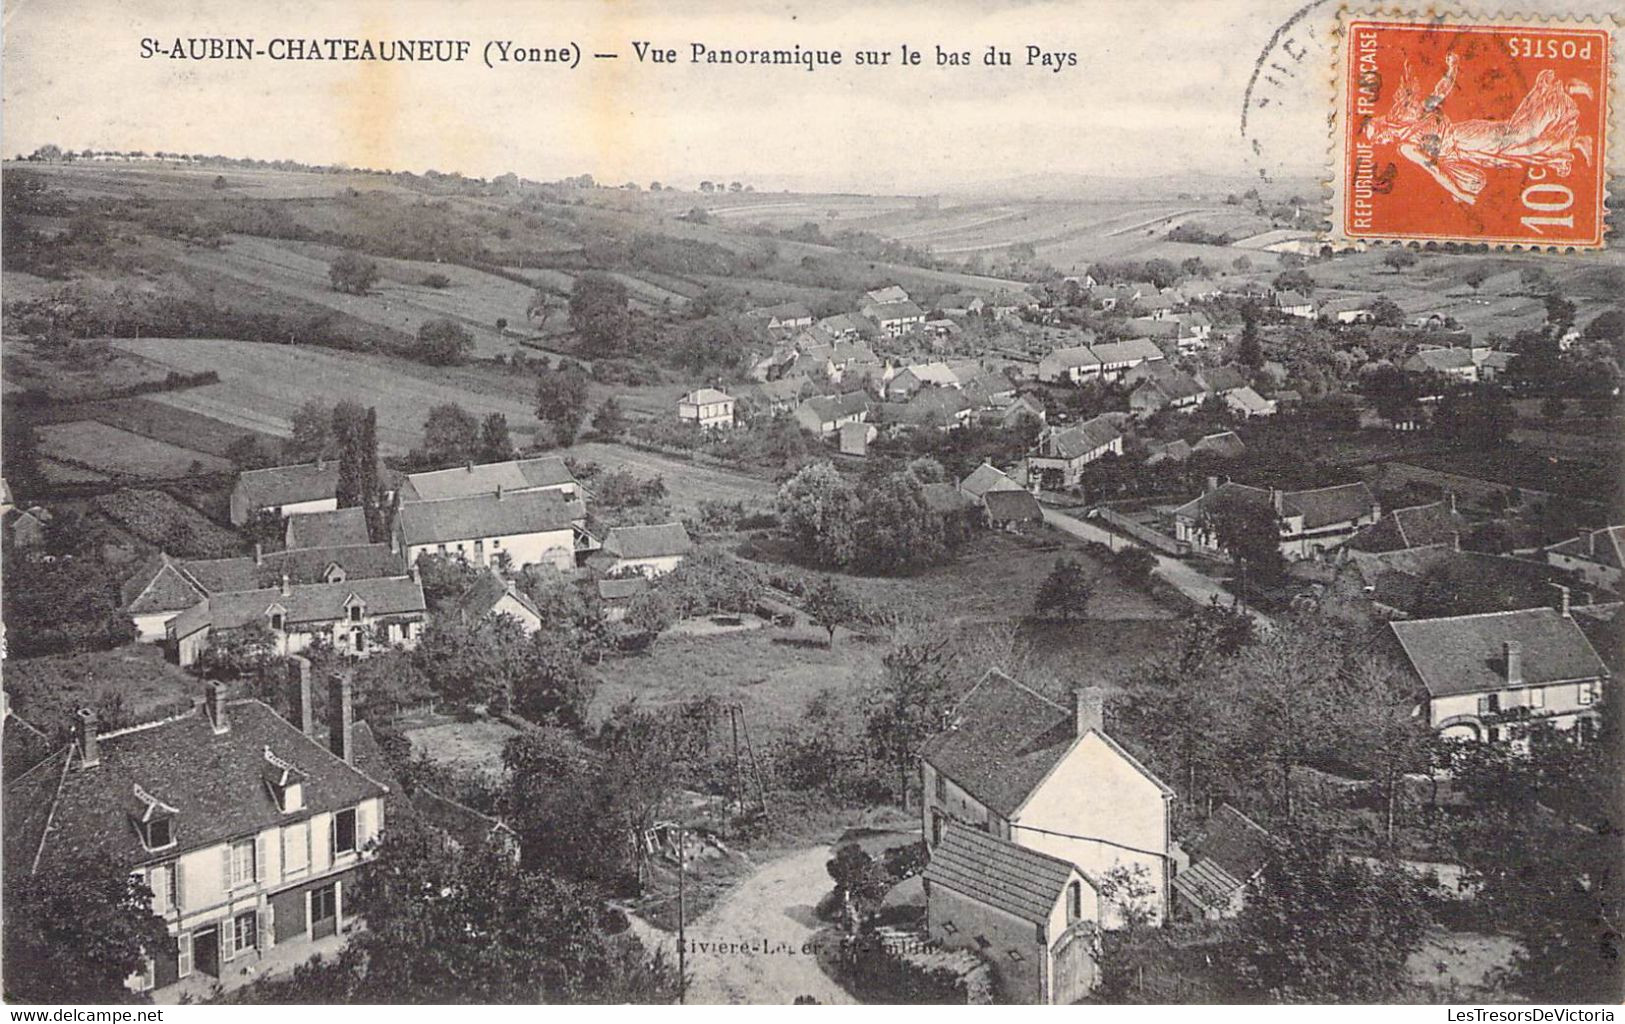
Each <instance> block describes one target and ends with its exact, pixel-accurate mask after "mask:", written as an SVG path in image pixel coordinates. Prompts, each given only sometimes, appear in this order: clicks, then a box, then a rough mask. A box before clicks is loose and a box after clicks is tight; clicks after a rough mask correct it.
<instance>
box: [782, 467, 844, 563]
mask: <svg viewBox="0 0 1625 1024" xmlns="http://www.w3.org/2000/svg"><path fill="white" fill-rule="evenodd" d="M778 511H779V522H780V524H781V526H782V528H783V530H784V532H785V534H786V535H787V536H788V538H789V539H790V541H791V542H792V543H793V544H794V545H795V546H796V549H797V550H798V551H801V552H804V553H805V554H807V555H810V556H811V557H812V558H813V560H814V561H817V562H819V563H821V564H824V565H831V566H844V565H848V564H850V563H851V562H852V561H853V560H854V559H855V558H856V557H857V552H858V543H859V542H858V518H859V512H860V506H859V500H858V495H857V493H856V492H855V491H854V490H853V488H852V485H851V484H850V483H848V482H847V481H846V479H845V478H843V477H842V476H841V474H840V473H839V472H837V471H836V469H835V467H834V466H832V465H830V464H829V463H828V462H815V463H812V464H811V465H808V466H805V467H803V468H802V469H801V470H800V471H799V472H797V473H796V475H795V476H792V477H791V478H790V479H789V480H787V481H785V482H784V485H783V486H781V487H780V488H779V495H778Z"/></svg>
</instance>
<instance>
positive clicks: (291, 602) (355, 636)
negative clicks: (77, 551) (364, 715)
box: [164, 577, 428, 668]
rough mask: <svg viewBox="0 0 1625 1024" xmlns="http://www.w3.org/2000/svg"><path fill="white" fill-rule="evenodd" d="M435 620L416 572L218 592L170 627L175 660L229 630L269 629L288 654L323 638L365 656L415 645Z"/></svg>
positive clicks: (182, 660) (185, 661)
mask: <svg viewBox="0 0 1625 1024" xmlns="http://www.w3.org/2000/svg"><path fill="white" fill-rule="evenodd" d="M427 619H428V611H427V605H426V603H425V602H424V599H423V587H422V586H421V585H420V584H419V583H418V581H417V580H416V579H411V578H408V579H400V578H397V577H378V578H374V579H358V580H350V579H346V580H340V581H338V582H333V583H307V584H303V585H300V586H295V585H293V584H292V583H290V582H289V581H288V580H287V579H286V578H284V580H283V582H282V584H281V586H278V587H268V588H265V589H262V590H244V591H230V592H225V593H215V594H210V595H209V596H207V597H205V598H203V599H202V600H201V601H199V602H198V603H197V604H195V605H193V606H192V607H190V608H188V609H186V610H185V611H183V612H181V613H180V614H178V615H176V616H175V617H174V618H172V619H170V620H169V622H168V623H167V624H165V626H164V631H165V638H166V641H167V642H168V644H169V647H170V650H171V651H172V652H173V653H174V657H175V660H176V661H177V662H178V663H179V664H180V665H181V667H183V668H184V667H186V666H188V665H191V664H193V663H194V662H196V661H197V659H198V658H199V657H200V656H201V655H202V654H203V652H204V651H206V650H207V649H208V648H209V646H210V645H211V644H213V643H214V642H215V641H217V640H220V639H221V638H222V637H223V636H226V635H230V634H232V633H235V632H240V631H244V630H250V629H264V630H266V631H268V632H269V634H270V636H271V638H272V644H273V650H274V651H275V652H276V653H277V654H280V655H282V656H284V657H286V656H288V655H292V654H298V653H300V652H301V651H304V650H307V649H308V648H310V646H311V645H312V644H314V643H316V642H317V641H318V640H322V641H325V642H326V643H328V644H331V645H332V647H333V649H334V650H336V651H339V652H340V653H343V654H351V655H355V656H356V657H365V656H366V655H368V654H371V653H373V652H374V651H376V650H378V649H379V648H382V647H397V646H398V647H411V646H413V645H414V644H416V643H417V641H418V638H419V636H421V635H422V633H423V626H424V623H425V622H426V621H427Z"/></svg>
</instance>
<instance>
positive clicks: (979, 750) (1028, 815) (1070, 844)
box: [920, 669, 1174, 928]
mask: <svg viewBox="0 0 1625 1024" xmlns="http://www.w3.org/2000/svg"><path fill="white" fill-rule="evenodd" d="M920 772H921V786H922V789H921V792H922V793H923V794H924V799H923V801H922V806H921V824H922V827H923V828H924V832H925V839H926V845H927V847H928V848H929V849H930V850H931V851H932V853H933V856H934V855H935V852H936V850H937V849H938V847H939V846H940V845H941V844H942V843H943V840H944V838H945V837H946V835H947V834H948V831H949V828H950V825H952V824H955V823H957V824H959V825H962V826H965V827H967V828H971V829H975V830H978V831H981V832H985V833H987V834H988V835H990V836H994V837H996V838H999V839H1003V840H1007V841H1009V842H1012V843H1015V844H1017V845H1019V846H1023V847H1026V848H1027V849H1029V850H1035V851H1037V852H1039V853H1044V854H1048V855H1049V856H1051V857H1057V858H1060V859H1061V860H1063V861H1066V862H1068V863H1070V864H1072V865H1074V866H1075V867H1076V868H1077V869H1078V871H1079V872H1080V873H1081V874H1082V875H1083V877H1084V878H1085V879H1088V880H1090V883H1091V885H1093V886H1095V887H1096V888H1097V890H1098V883H1099V880H1100V879H1102V878H1103V877H1105V876H1106V875H1107V873H1109V872H1112V871H1114V870H1116V869H1123V870H1125V871H1128V872H1131V873H1133V874H1135V875H1138V876H1139V877H1140V878H1141V879H1142V880H1143V881H1144V882H1145V883H1146V884H1148V885H1149V886H1150V887H1151V890H1152V895H1151V897H1150V898H1149V902H1148V904H1147V905H1146V906H1144V907H1141V908H1138V909H1140V910H1143V911H1145V912H1146V913H1147V914H1148V916H1149V918H1150V920H1152V921H1160V920H1162V919H1163V917H1164V916H1165V914H1166V912H1167V909H1168V899H1169V890H1168V884H1169V878H1170V876H1171V874H1172V871H1171V868H1170V864H1171V863H1172V839H1171V824H1170V814H1171V803H1172V801H1173V798H1174V791H1173V790H1172V789H1171V788H1169V787H1168V786H1167V785H1166V784H1164V783H1163V782H1162V780H1160V779H1158V778H1157V777H1156V776H1155V775H1154V774H1152V773H1151V771H1150V770H1149V769H1147V768H1146V767H1145V766H1144V765H1143V764H1141V763H1140V762H1139V761H1138V760H1136V759H1135V758H1134V757H1133V756H1132V755H1131V754H1129V753H1128V751H1126V750H1124V749H1123V748H1122V746H1121V745H1119V744H1118V743H1117V742H1116V741H1115V740H1113V739H1112V738H1111V737H1110V736H1109V735H1108V734H1107V732H1106V728H1105V710H1104V698H1103V694H1102V691H1100V690H1098V689H1084V690H1079V691H1077V692H1076V693H1075V694H1074V695H1073V701H1072V704H1071V706H1067V705H1064V704H1061V703H1058V702H1056V701H1054V700H1051V699H1050V698H1049V697H1046V696H1044V695H1043V694H1041V693H1039V692H1037V691H1036V690H1033V689H1032V688H1030V687H1028V686H1025V685H1023V684H1021V683H1019V682H1017V681H1016V680H1014V679H1012V678H1010V677H1009V676H1008V675H1006V674H1004V673H1003V672H1000V671H999V670H997V669H994V670H991V671H989V672H988V673H987V674H985V675H984V676H983V677H982V679H981V680H980V681H979V682H978V683H977V684H976V685H975V686H973V687H972V688H971V689H970V690H969V691H968V692H967V693H966V694H965V695H964V696H963V697H962V698H961V699H960V700H959V702H958V704H956V705H955V706H954V708H953V710H952V711H951V712H950V713H949V715H948V718H947V721H946V722H945V724H944V726H943V728H942V730H941V731H940V732H938V733H937V735H936V736H934V737H933V738H932V739H930V740H929V741H928V742H927V743H926V744H925V746H924V747H923V748H922V750H921V753H920ZM1123 911H1124V908H1122V907H1116V906H1107V907H1102V908H1100V915H1099V916H1100V924H1101V926H1102V927H1104V928H1116V927H1119V926H1121V924H1122V921H1123V916H1124V914H1123Z"/></svg>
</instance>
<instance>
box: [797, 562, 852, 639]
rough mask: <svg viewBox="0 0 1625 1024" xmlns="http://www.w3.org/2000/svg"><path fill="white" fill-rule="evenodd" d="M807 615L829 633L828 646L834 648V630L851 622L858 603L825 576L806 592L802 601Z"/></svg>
mask: <svg viewBox="0 0 1625 1024" xmlns="http://www.w3.org/2000/svg"><path fill="white" fill-rule="evenodd" d="M802 606H803V607H804V608H805V609H806V611H807V615H808V616H809V617H810V618H811V619H812V620H813V621H814V622H816V623H817V624H818V625H819V626H821V627H822V628H823V629H825V630H826V631H828V633H829V646H831V647H834V646H835V629H836V627H837V626H844V625H846V624H847V623H848V622H851V621H852V620H853V619H854V618H856V617H857V614H858V601H857V598H856V597H854V596H853V595H852V593H851V592H850V591H848V590H847V589H846V588H845V587H843V586H841V585H840V584H839V583H837V582H836V581H835V578H834V577H832V576H825V577H823V578H822V579H820V580H819V581H818V583H817V584H815V585H814V586H813V588H812V589H811V590H810V591H808V592H807V595H806V597H805V598H804V599H803V601H802Z"/></svg>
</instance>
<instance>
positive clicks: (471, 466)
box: [463, 459, 474, 473]
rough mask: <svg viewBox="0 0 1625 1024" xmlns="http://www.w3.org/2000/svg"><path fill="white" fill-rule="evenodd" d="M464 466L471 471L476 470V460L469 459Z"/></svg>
mask: <svg viewBox="0 0 1625 1024" xmlns="http://www.w3.org/2000/svg"><path fill="white" fill-rule="evenodd" d="M463 468H464V469H466V470H468V471H469V472H470V473H472V472H474V460H473V459H469V460H468V461H467V462H466V463H464V464H463Z"/></svg>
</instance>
